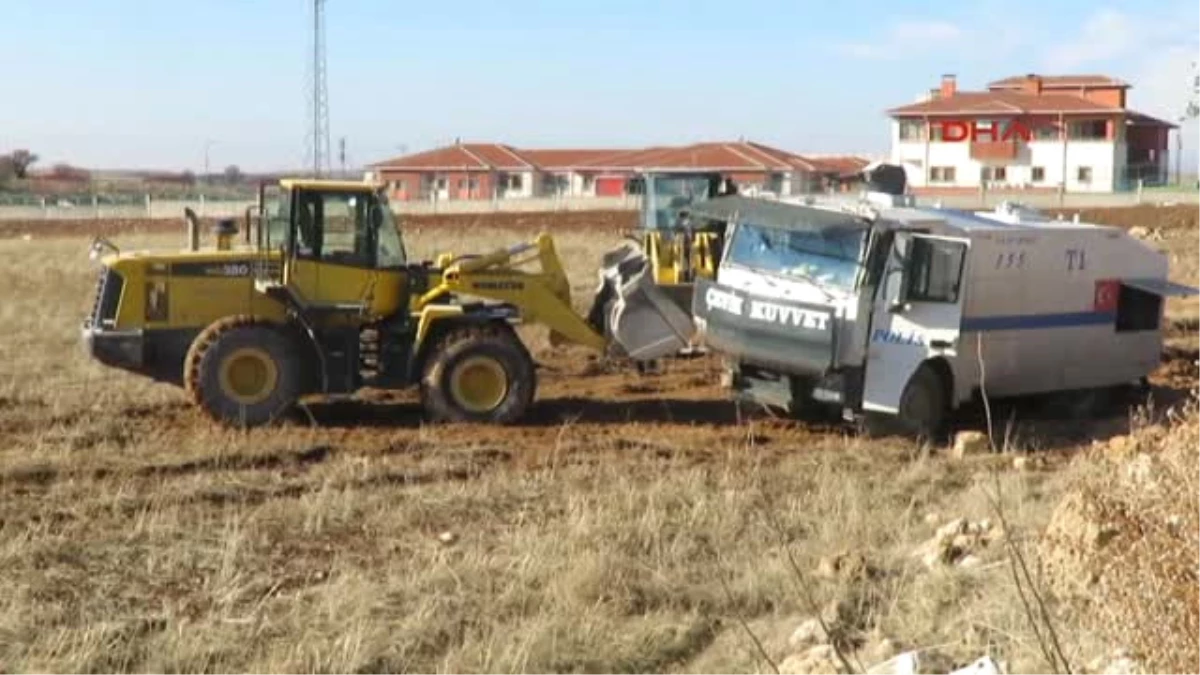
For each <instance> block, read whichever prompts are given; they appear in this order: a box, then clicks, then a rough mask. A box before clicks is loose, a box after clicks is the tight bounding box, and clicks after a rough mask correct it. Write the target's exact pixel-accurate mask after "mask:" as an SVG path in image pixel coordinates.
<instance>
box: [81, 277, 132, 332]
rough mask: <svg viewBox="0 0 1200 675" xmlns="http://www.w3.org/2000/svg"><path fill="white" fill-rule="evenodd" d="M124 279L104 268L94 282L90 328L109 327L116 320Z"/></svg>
mask: <svg viewBox="0 0 1200 675" xmlns="http://www.w3.org/2000/svg"><path fill="white" fill-rule="evenodd" d="M124 287H125V279H123V278H122V277H121V275H120V274H117V273H116V272H114V271H113V270H112V269H111V268H108V267H105V268H104V269H103V270H102V271H101V272H100V278H99V279H98V280H97V281H96V302H95V303H94V304H93V305H92V314H91V316H90V317H89V320H88V323H89V324H91V325H92V326H99V327H105V326H111V325H112V324H113V323H114V321H115V319H116V318H117V306H118V305H119V304H120V302H121V291H122V290H123V289H124Z"/></svg>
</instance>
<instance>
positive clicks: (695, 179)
mask: <svg viewBox="0 0 1200 675" xmlns="http://www.w3.org/2000/svg"><path fill="white" fill-rule="evenodd" d="M710 180H711V179H710V178H709V177H708V176H648V177H647V179H646V196H645V199H646V206H647V209H646V211H647V219H648V220H649V222H647V223H646V225H647V226H648V227H651V228H655V229H671V228H673V227H675V226H676V225H678V218H679V209H681V208H683V207H685V206H687V205H688V204H691V203H693V202H697V201H702V200H704V199H707V198H709V197H710V196H711V195H710V194H709V191H710V189H711V185H710Z"/></svg>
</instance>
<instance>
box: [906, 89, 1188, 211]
mask: <svg viewBox="0 0 1200 675" xmlns="http://www.w3.org/2000/svg"><path fill="white" fill-rule="evenodd" d="M1128 88H1129V85H1127V84H1125V83H1123V82H1120V81H1118V80H1114V79H1112V78H1106V77H1099V76H1053V77H1052V76H1037V75H1029V76H1024V77H1018V78H1008V79H1006V80H999V81H997V82H993V83H991V84H990V85H989V89H988V91H985V92H960V91H958V90H957V87H956V84H955V81H954V78H953V76H945V77H944V78H943V82H942V86H941V88H940V89H938V90H935V91H932V92H931V93H930V96H929V97H927V98H925V99H924V100H922V101H919V102H917V103H915V104H911V105H907V106H901V107H899V108H894V109H892V110H890V111H888V112H889V114H890V115H891V117H892V119H891V122H890V124H891V153H890V155H891V161H892V162H894V163H897V164H900V165H901V166H903V167H905V169H906V172H907V174H908V179H909V185H910V186H912V188H913V189H914V191H917V192H939V191H946V192H953V191H962V190H973V191H978V190H982V189H990V190H1003V191H1019V190H1052V191H1058V190H1065V191H1067V192H1113V191H1116V190H1121V189H1127V188H1130V187H1132V186H1133V185H1135V184H1136V183H1137V182H1138V181H1142V182H1143V183H1144V184H1147V185H1153V184H1155V183H1158V182H1164V181H1165V180H1166V179H1167V167H1168V161H1167V160H1168V157H1167V137H1168V133H1169V131H1170V129H1172V128H1174V125H1171V124H1170V123H1167V122H1163V121H1161V120H1157V119H1154V118H1152V117H1149V116H1147V115H1144V114H1141V113H1138V112H1135V111H1132V110H1129V109H1128V108H1126V107H1125V90H1126V89H1128ZM971 130H974V138H972V137H971V133H970V132H971ZM989 131H990V132H989ZM964 135H965V136H966V137H965V138H962V136H964Z"/></svg>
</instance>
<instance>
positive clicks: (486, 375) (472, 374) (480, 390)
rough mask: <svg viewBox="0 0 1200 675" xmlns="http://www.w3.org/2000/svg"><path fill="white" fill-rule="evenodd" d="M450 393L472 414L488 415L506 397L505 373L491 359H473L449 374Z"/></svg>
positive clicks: (461, 364) (506, 379) (480, 357)
mask: <svg viewBox="0 0 1200 675" xmlns="http://www.w3.org/2000/svg"><path fill="white" fill-rule="evenodd" d="M450 393H451V395H452V396H454V400H455V401H456V402H457V403H458V404H459V405H460V406H462V407H463V408H465V409H467V410H469V411H471V412H475V413H483V412H488V411H490V410H492V409H494V408H496V407H497V406H499V405H500V403H501V402H503V401H504V397H505V396H506V395H507V394H508V373H506V372H505V370H504V366H502V365H500V363H499V362H498V361H496V360H495V359H493V358H490V357H487V356H473V357H471V358H468V359H466V360H464V361H463V362H461V363H459V364H458V367H457V368H455V369H454V372H453V373H451V375H450Z"/></svg>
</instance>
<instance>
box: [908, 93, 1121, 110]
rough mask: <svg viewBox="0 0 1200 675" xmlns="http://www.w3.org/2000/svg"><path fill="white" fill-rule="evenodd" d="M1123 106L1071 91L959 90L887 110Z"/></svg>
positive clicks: (1103, 107)
mask: <svg viewBox="0 0 1200 675" xmlns="http://www.w3.org/2000/svg"><path fill="white" fill-rule="evenodd" d="M1121 111H1122V108H1118V107H1116V106H1110V105H1104V104H1102V103H1097V102H1095V101H1089V100H1087V99H1085V98H1082V97H1079V96H1072V95H1070V94H1040V95H1039V94H1030V93H1025V92H1018V91H960V92H957V93H955V94H954V95H953V96H949V97H946V98H935V99H931V100H928V101H922V102H920V103H910V104H908V105H902V106H899V107H896V108H892V109H891V110H888V111H887V112H888V114H889V115H896V116H900V115H963V114H980V115H986V114H1001V115H1020V114H1031V113H1045V114H1050V113H1054V114H1057V113H1115V112H1121Z"/></svg>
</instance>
